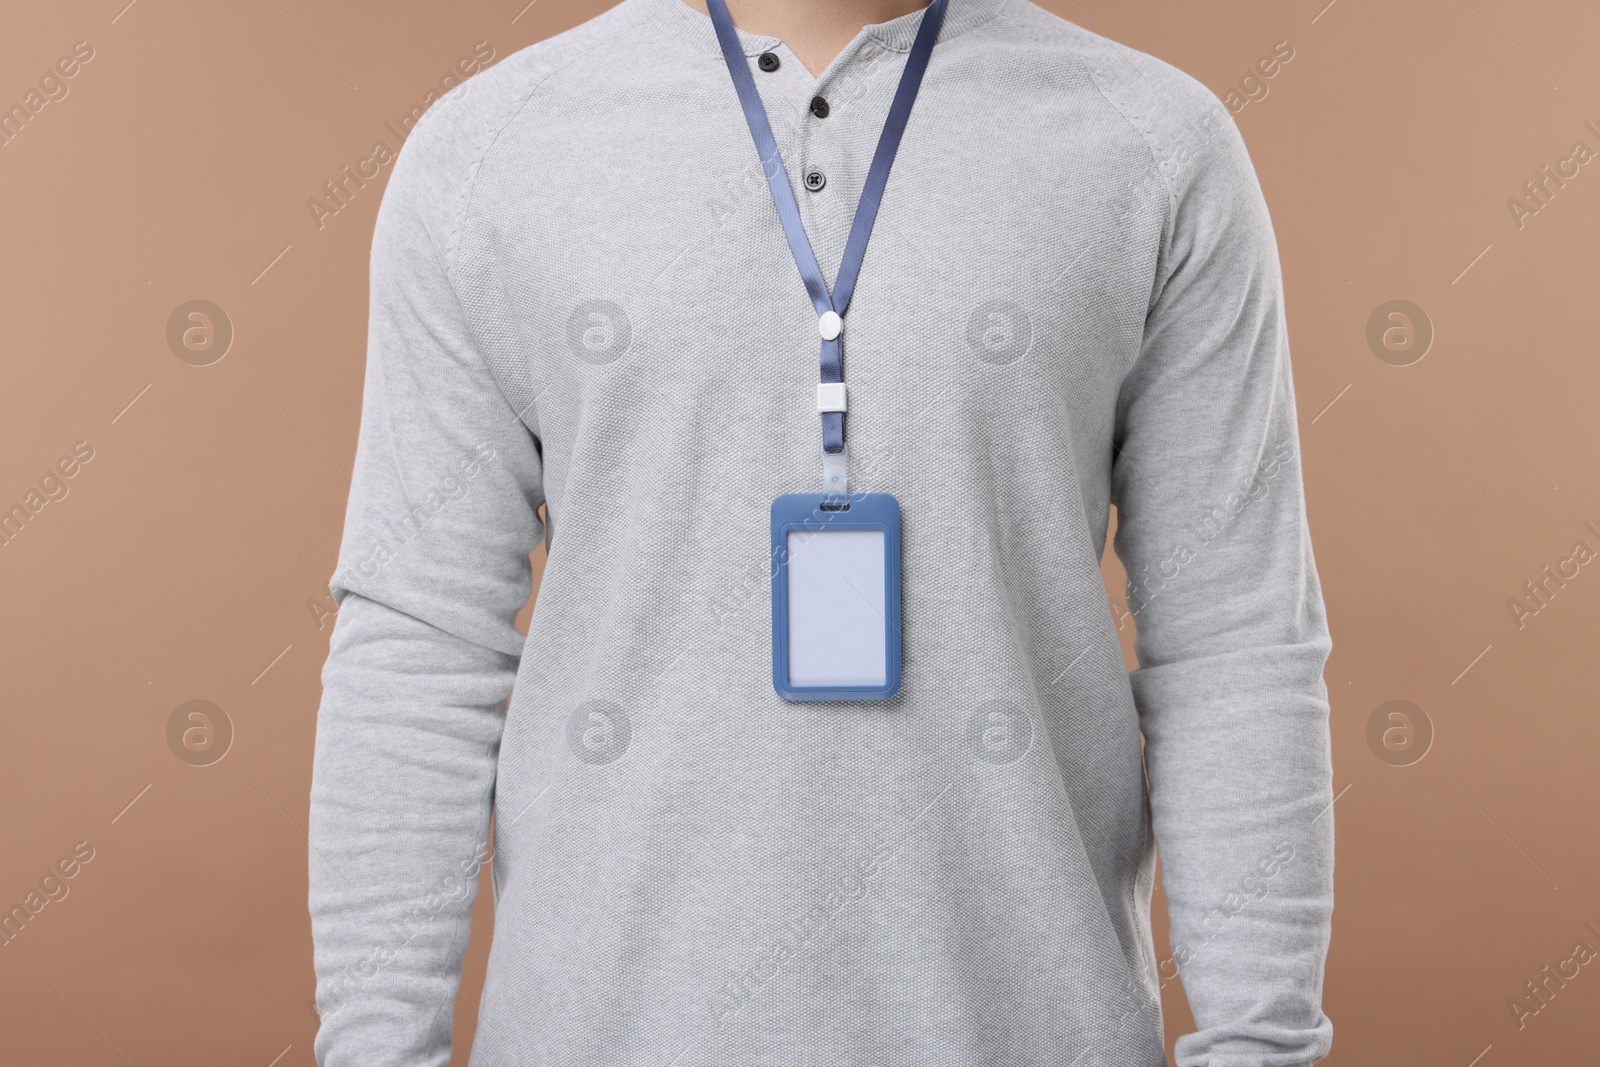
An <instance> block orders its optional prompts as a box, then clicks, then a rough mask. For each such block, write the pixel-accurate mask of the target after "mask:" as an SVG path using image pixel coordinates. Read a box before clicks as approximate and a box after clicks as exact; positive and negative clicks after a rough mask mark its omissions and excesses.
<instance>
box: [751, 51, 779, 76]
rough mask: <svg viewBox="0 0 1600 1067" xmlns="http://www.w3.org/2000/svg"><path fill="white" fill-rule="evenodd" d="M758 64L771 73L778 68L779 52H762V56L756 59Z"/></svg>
mask: <svg viewBox="0 0 1600 1067" xmlns="http://www.w3.org/2000/svg"><path fill="white" fill-rule="evenodd" d="M756 66H758V67H760V68H761V69H762V70H764V71H766V72H767V73H768V74H771V73H772V72H773V71H775V70H777V69H778V54H777V53H776V52H762V53H761V57H760V58H759V59H757V60H756Z"/></svg>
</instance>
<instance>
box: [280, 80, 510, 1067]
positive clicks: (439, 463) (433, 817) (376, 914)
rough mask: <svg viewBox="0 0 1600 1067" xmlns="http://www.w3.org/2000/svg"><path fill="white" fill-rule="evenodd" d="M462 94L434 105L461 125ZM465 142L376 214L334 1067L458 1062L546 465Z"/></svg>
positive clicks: (351, 540)
mask: <svg viewBox="0 0 1600 1067" xmlns="http://www.w3.org/2000/svg"><path fill="white" fill-rule="evenodd" d="M449 106H450V102H447V103H445V104H441V105H438V106H437V107H436V108H435V109H434V111H448V110H449ZM460 143H462V138H461V137H460V136H459V131H455V130H453V129H451V127H450V120H449V119H441V118H439V117H437V116H436V115H435V114H434V112H430V113H429V115H428V116H427V117H426V118H424V120H423V122H422V123H420V124H419V125H418V127H417V128H416V129H415V130H414V131H413V133H412V136H411V139H410V140H408V141H407V143H406V146H405V149H404V150H403V151H402V152H401V153H400V155H399V157H398V159H397V160H396V162H395V165H394V171H393V174H392V176H391V180H390V183H389V186H388V188H387V190H386V191H385V194H384V198H383V202H382V206H381V208H380V211H379V216H378V222H377V230H376V234H375V236H374V239H373V246H372V266H371V314H370V324H369V337H368V351H367V367H366V378H365V388H364V396H363V402H362V412H361V428H360V435H359V439H358V444H357V449H356V460H355V473H354V479H353V485H352V489H351V493H350V499H349V505H348V510H347V513H346V518H345V527H344V535H343V540H342V543H341V546H340V551H339V562H338V567H337V570H336V573H335V575H334V578H333V580H332V582H331V586H332V591H333V595H334V597H335V599H336V601H337V603H338V605H339V614H338V618H337V621H336V623H335V625H334V630H333V635H332V640H331V648H330V653H329V656H328V659H327V662H326V665H325V667H324V669H323V673H322V682H323V695H322V703H321V706H320V709H319V713H318V718H317V739H316V754H315V764H314V769H313V778H312V788H311V817H310V835H309V836H310V850H309V863H310V895H309V905H310V912H311V922H312V934H313V940H314V945H315V965H316V973H317V1005H318V1010H319V1013H320V1014H321V1017H322V1025H321V1029H320V1030H319V1032H318V1034H317V1039H316V1044H315V1052H316V1058H317V1062H318V1063H320V1064H322V1065H323V1067H355V1065H359V1067H387V1065H395V1067H399V1065H404V1067H424V1065H442V1064H445V1063H447V1062H448V1061H449V1059H450V1024H451V1019H452V1014H453V1008H454V1001H455V996H456V991H457V986H458V985H459V982H460V973H461V960H462V956H463V954H464V952H465V949H466V944H467V933H468V926H469V923H470V920H471V909H472V903H473V899H474V897H475V895H476V891H477V887H478V881H479V872H480V871H481V869H482V866H483V864H484V862H485V858H486V853H487V846H486V834H487V832H488V825H489V812H490V808H491V804H492V798H493V791H494V784H495V765H496V759H497V752H498V746H499V740H500V735H501V730H502V726H503V723H504V718H505V703H506V699H507V696H508V694H509V693H510V691H511V688H512V684H513V681H514V677H515V672H516V669H517V666H518V658H519V655H520V651H521V647H522V637H521V635H520V634H519V633H518V632H517V630H516V628H515V625H514V620H515V617H516V614H517V611H518V610H519V609H520V608H521V607H522V605H523V604H525V603H526V602H527V598H528V595H529V591H530V585H531V573H530V567H529V562H528V554H529V553H530V552H531V551H532V550H533V548H534V547H535V546H536V544H537V543H538V541H539V539H540V537H541V536H542V530H541V527H540V523H539V518H538V516H537V513H536V509H537V507H538V506H539V504H540V502H541V493H542V490H541V467H540V455H539V451H538V448H537V445H536V442H535V440H534V438H533V436H532V435H531V434H530V432H529V430H528V429H527V427H526V426H525V425H524V424H523V422H522V421H521V419H520V418H519V417H518V412H517V411H516V410H515V409H514V407H513V405H512V404H511V403H510V401H508V400H507V398H506V396H505V395H504V394H503V393H502V392H501V390H500V388H499V386H498V384H497V381H496V379H495V377H494V376H493V374H492V373H491V371H490V369H489V367H488V366H487V365H486V363H485V360H484V358H483V356H482V353H481V351H480V348H479V346H478V344H477V343H476V342H475V338H474V334H473V331H472V328H471V324H470V323H469V321H468V317H467V316H466V314H465V313H464V312H463V309H462V305H461V303H460V301H459V299H458V294H457V290H456V287H455V286H454V285H453V283H452V278H451V267H450V257H451V239H452V216H453V215H454V214H455V212H456V209H457V206H458V205H459V204H460V203H461V201H462V194H461V188H462V175H461V171H460V167H459V166H458V165H457V163H456V162H455V160H454V158H453V155H452V153H453V151H454V147H453V146H456V145H459V144H460Z"/></svg>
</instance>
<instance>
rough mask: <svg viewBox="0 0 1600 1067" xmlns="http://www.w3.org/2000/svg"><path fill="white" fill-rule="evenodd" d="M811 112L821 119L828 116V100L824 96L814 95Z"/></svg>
mask: <svg viewBox="0 0 1600 1067" xmlns="http://www.w3.org/2000/svg"><path fill="white" fill-rule="evenodd" d="M811 113H812V114H813V115H815V116H817V118H819V119H825V118H827V117H828V102H827V101H826V100H824V99H822V97H820V96H813V97H812V98H811Z"/></svg>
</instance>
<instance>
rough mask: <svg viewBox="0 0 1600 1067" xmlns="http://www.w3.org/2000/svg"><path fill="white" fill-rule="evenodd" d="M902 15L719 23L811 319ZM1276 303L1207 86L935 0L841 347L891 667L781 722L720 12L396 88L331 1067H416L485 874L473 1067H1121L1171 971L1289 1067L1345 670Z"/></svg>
mask: <svg viewBox="0 0 1600 1067" xmlns="http://www.w3.org/2000/svg"><path fill="white" fill-rule="evenodd" d="M920 17H921V12H920V11H918V12H913V13H911V14H909V15H906V16H903V17H900V18H897V19H894V20H893V21H890V22H886V23H882V24H878V25H873V26H868V27H866V28H865V29H864V30H863V31H862V32H861V33H860V34H859V35H858V36H857V37H856V39H855V40H854V41H853V42H852V43H851V44H850V45H849V46H847V47H846V48H845V50H844V51H843V53H842V54H841V55H840V56H839V57H838V58H837V59H836V60H835V61H834V62H833V63H832V64H831V65H830V66H829V68H828V69H827V70H826V71H825V72H824V73H823V74H822V75H821V76H820V77H813V76H812V75H811V74H810V73H809V72H808V71H807V70H806V69H805V67H804V66H803V64H801V62H800V61H799V59H798V58H796V57H795V56H794V54H793V53H791V52H790V51H789V50H788V49H787V48H786V47H785V46H784V45H783V44H782V42H780V41H779V40H777V39H776V38H773V37H765V36H760V35H756V34H752V33H748V32H745V31H740V37H741V43H742V44H743V46H744V50H745V52H746V55H747V57H748V58H749V60H750V62H751V64H752V73H753V75H754V77H755V80H756V84H757V86H758V88H759V91H760V93H761V95H762V98H763V100H764V103H765V105H766V108H767V110H768V114H769V115H770V116H771V121H772V125H773V128H774V132H775V134H776V136H777V138H778V143H779V146H780V148H781V150H782V152H783V157H784V160H785V162H786V163H787V165H788V169H789V174H790V176H791V180H792V181H793V182H794V187H795V196H796V198H797V199H798V201H799V204H800V207H801V211H802V213H803V216H804V222H805V225H806V228H807V231H808V233H809V234H810V237H811V241H812V243H813V245H814V246H815V249H816V253H817V258H818V260H819V262H820V263H821V265H822V267H823V269H824V271H825V272H827V274H828V277H829V280H830V284H831V283H832V280H833V278H834V276H835V273H836V271H837V265H838V262H839V259H840V256H841V253H842V250H843V246H844V242H845V239H846V237H847V235H848V231H849V225H850V220H851V218H852V215H853V213H854V210H855V206H856V201H857V198H858V196H859V195H860V190H861V185H862V182H863V179H864V177H865V175H866V172H867V167H868V163H869V162H870V159H871V156H872V151H873V148H874V147H875V144H876V140H877V136H878V133H879V130H880V129H881V126H882V122H883V118H884V115H885V113H886V112H887V110H888V106H889V100H890V97H891V95H892V94H893V91H894V87H895V84H896V82H897V79H898V77H899V73H900V70H901V68H902V65H903V63H904V60H905V54H906V50H907V49H908V48H909V46H910V43H911V40H912V37H913V35H914V33H915V30H916V27H917V24H918V20H919V19H920ZM766 51H771V52H773V53H774V54H776V55H777V56H778V57H779V59H780V63H779V65H778V67H777V68H776V69H775V70H771V71H768V70H765V69H761V67H760V66H759V65H758V64H757V62H756V57H757V56H759V55H760V54H761V53H763V52H766ZM819 95H820V96H823V97H824V98H825V99H826V100H827V102H828V104H829V108H828V114H827V117H825V118H819V117H818V116H816V115H815V114H813V113H812V112H811V110H810V104H811V101H812V98H813V97H815V96H819ZM811 172H818V173H820V174H822V175H823V176H824V178H825V182H823V183H821V187H820V188H817V189H813V188H810V187H809V185H808V183H807V182H806V180H805V176H806V175H807V174H808V173H811ZM1284 316H1285V311H1284V303H1283V293H1282V281H1281V273H1280V267H1279V262H1278V258H1277V251H1276V247H1275V243H1274V236H1273V232H1272V226H1271V222H1270V219H1269V216H1268V211H1267V208H1266V204H1265V201H1264V198H1263V196H1262V193H1261V189H1260V186H1259V184H1258V182H1257V179H1256V176H1255V173H1254V171H1253V169H1252V167H1251V164H1250V160H1249V157H1248V155H1247V153H1246V150H1245V147H1244V144H1243V141H1242V140H1241V138H1240V136H1239V133H1238V130H1237V129H1236V127H1235V125H1234V124H1233V122H1232V120H1231V119H1230V117H1229V116H1228V114H1227V112H1226V110H1225V109H1224V108H1223V107H1222V105H1221V104H1220V102H1219V101H1218V100H1217V99H1216V98H1215V97H1213V96H1212V95H1211V94H1210V93H1209V92H1208V91H1207V90H1205V88H1204V87H1203V86H1201V85H1200V84H1199V83H1197V82H1195V81H1194V80H1193V79H1191V78H1189V77H1188V76H1186V75H1184V74H1182V73H1180V72H1178V71H1176V70H1175V69H1173V68H1172V67H1170V66H1168V65H1166V64H1164V63H1162V62H1160V61H1158V60H1155V59H1153V58H1151V57H1149V56H1146V55H1143V54H1140V53H1138V52H1135V51H1132V50H1130V49H1127V48H1125V47H1122V46H1119V45H1116V44H1113V43H1111V42H1109V41H1107V40H1105V39H1103V38H1101V37H1098V36H1096V35H1094V34H1091V33H1089V32H1087V31H1085V30H1082V29H1080V28H1078V27H1076V26H1074V25H1071V24H1069V23H1067V22H1065V21H1063V20H1061V19H1059V18H1057V17H1056V16H1054V15H1051V14H1049V13H1047V12H1045V11H1043V10H1042V9H1040V8H1038V7H1036V6H1034V5H1033V4H1031V3H1028V2H1027V0H951V3H950V7H949V11H948V13H947V15H946V19H945V22H944V25H943V27H942V29H941V33H940V39H939V43H938V46H937V47H936V48H935V50H934V53H933V57H932V61H931V63H930V65H929V67H928V71H927V75H926V77H925V80H924V82H923V84H922V89H921V92H920V94H919V96H918V99H917V102H916V106H915V108H914V110H913V112H912V114H911V118H910V123H909V125H908V127H907V130H906V134H905V139H904V141H903V143H902V144H901V147H900V151H899V156H898V158H897V159H896V162H895V165H894V169H893V172H892V173H891V175H890V178H889V183H888V187H887V190H886V193H885V196H884V200H883V205H882V207H881V209H880V212H879V214H878V219H877V224H876V227H875V228H874V231H873V235H872V240H871V243H870V245H869V246H868V249H867V252H866V256H865V259H864V262H863V265H862V270H861V276H860V282H859V285H858V286H857V288H856V292H855V296H854V299H853V300H852V302H851V305H850V310H849V313H848V314H847V315H846V317H845V327H844V366H845V379H846V381H847V382H848V383H849V388H850V413H849V420H850V449H849V451H850V468H851V489H852V490H853V491H856V492H889V493H893V494H894V495H895V496H896V497H897V498H898V499H899V501H900V503H901V506H902V509H903V518H904V534H903V544H902V547H903V575H904V583H905V590H904V598H903V605H904V642H905V645H904V669H905V680H904V684H903V686H902V689H901V691H900V693H899V694H898V695H897V696H896V697H895V698H894V699H892V700H890V701H887V702H883V703H872V704H868V703H844V702H837V703H815V704H804V703H801V704H791V703H787V702H785V701H783V700H782V699H781V698H779V697H778V696H777V694H776V693H775V692H773V688H772V682H771V653H770V644H769V642H770V628H769V626H770V623H769V612H770V590H769V583H770V567H769V559H768V545H769V538H768V529H767V523H768V507H769V505H770V503H771V501H772V499H773V498H774V497H775V496H777V495H779V494H782V493H787V492H817V491H818V490H819V488H820V486H819V480H820V462H819V457H820V441H819V436H818V425H817V415H816V410H815V402H814V398H815V389H816V376H817V362H816V351H817V348H816V346H817V327H816V314H815V311H814V310H813V308H812V307H811V305H810V302H809V301H808V299H807V296H806V292H805V289H804V286H803V285H802V283H801V281H800V279H799V276H798V274H797V272H796V270H795V266H794V263H793V261H792V259H791V257H790V254H789V249H788V248H787V246H786V245H785V243H784V235H783V231H782V228H781V226H780V225H779V221H778V217H777V215H776V212H775V211H774V208H773V205H772V199H771V197H770V195H769V193H768V189H767V188H766V184H765V180H764V177H763V172H762V169H761V163H760V161H759V159H758V158H757V157H756V154H755V151H754V148H753V146H752V144H751V140H750V136H749V133H748V131H747V129H746V127H745V122H744V118H743V115H742V114H741V112H740V109H739V104H738V101H737V99H736V97H735V94H734V90H733V87H732V85H731V83H730V80H729V77H728V71H727V69H726V67H725V66H724V63H723V60H722V58H721V56H720V55H719V52H718V47H717V43H716V38H715V35H714V32H713V28H712V24H711V22H710V20H709V18H708V17H707V16H706V15H704V14H702V13H700V12H697V11H695V10H693V9H691V8H689V7H688V6H687V5H686V4H684V3H683V2H682V0H623V2H622V3H621V4H620V5H619V6H617V7H615V8H612V9H611V10H609V11H607V12H605V13H604V14H602V15H601V16H599V17H598V18H595V19H593V20H591V21H589V22H587V23H584V24H583V25H581V26H578V27H576V28H575V29H573V30H571V31H568V32H566V33H563V34H561V35H559V36H556V37H554V38H551V39H549V40H546V41H544V42H542V43H540V44H537V45H535V46H533V47H531V48H528V49H525V50H523V51H521V52H519V53H517V54H515V55H513V56H510V57H508V58H507V59H505V60H504V61H503V62H501V63H500V64H499V65H497V66H495V67H493V68H491V69H490V70H488V71H486V72H484V73H481V74H479V75H478V76H476V77H474V78H473V79H471V80H470V81H468V82H466V83H465V84H464V85H462V86H460V87H459V88H457V89H455V90H453V91H452V92H451V93H449V94H448V95H447V96H446V97H444V98H443V99H442V100H440V101H439V102H438V103H436V104H435V105H434V106H433V107H432V108H431V109H430V110H429V111H428V112H427V113H426V115H425V116H424V117H423V118H422V119H421V121H420V122H419V123H418V125H417V126H416V128H415V129H414V131H413V132H412V134H411V136H410V138H409V139H408V140H407V142H406V144H405V146H404V148H403V150H402V151H401V152H400V154H399V158H398V159H397V161H396V162H395V164H394V169H393V173H392V175H391V178H390V182H389V186H388V189H387V191H386V192H385V194H384V198H383V201H382V206H381V208H380V212H379V218H378V224H377V231H376V235H375V237H374V241H373V249H372V273H371V323H370V335H369V348H368V352H367V365H366V380H365V393H364V401H363V406H362V412H361V430H360V437H359V443H358V446H357V452H356V462H355V475H354V485H353V488H352V491H351V495H350V500H349V506H348V512H347V516H346V521H345V528H344V535H343V541H342V544H341V546H340V552H339V559H338V563H337V567H336V570H335V571H334V573H333V577H332V581H331V588H332V591H333V593H334V596H335V598H336V600H337V602H338V605H339V614H338V618H337V622H336V624H335V627H334V631H333V636H332V642H331V649H330V654H329V657H328V660H327V664H326V667H325V668H324V671H323V697H322V703H321V707H320V710H319V715H318V725H317V744H316V755H315V767H314V776H313V783H312V796H311V820H310V835H309V836H310V851H309V863H310V871H309V877H310V912H311V920H312V931H313V935H314V939H315V962H316V970H317V978H318V1007H319V1011H320V1013H321V1015H322V1025H321V1029H320V1031H319V1033H318V1036H317V1040H316V1055H317V1059H318V1062H319V1063H321V1064H323V1065H324V1067H355V1065H361V1067H385V1065H396V1067H399V1065H405V1067H437V1065H443V1064H445V1063H447V1062H448V1060H449V1058H450V1055H451V1020H452V1016H453V1014H454V1012H455V1008H456V1004H457V1002H458V1000H457V991H458V986H459V981H460V969H461V960H462V956H463V953H464V951H465V948H466V944H467V937H468V927H469V921H470V913H471V909H472V905H473V900H474V897H475V895H476V889H477V885H478V878H479V872H480V870H481V868H482V866H483V865H484V864H486V863H487V864H489V865H490V866H491V871H492V879H493V885H494V887H495V902H494V904H495V910H494V939H493V944H492V948H491V952H490V958H489V967H488V977H487V981H486V985H485V988H484V992H483V998H482V1000H481V1002H480V1003H479V1004H478V1005H477V1006H476V1007H477V1009H478V1025H477V1034H476V1038H475V1040H474V1044H473V1048H472V1055H471V1062H472V1064H473V1065H474V1067H511V1065H530V1064H546V1063H548V1064H560V1065H562V1067H584V1065H607V1067H618V1065H624V1067H634V1065H660V1067H666V1065H669V1064H671V1065H676V1067H711V1065H729V1067H732V1065H739V1067H749V1065H779V1064H781V1065H784V1067H844V1065H871V1067H902V1065H913V1064H916V1065H923V1064H936V1065H940V1067H1019V1065H1035V1064H1037V1065H1054V1067H1156V1065H1160V1064H1164V1063H1165V1062H1166V1060H1165V1056H1164V1053H1163V1048H1162V1029H1161V1014H1160V1000H1159V995H1160V987H1161V986H1162V985H1163V984H1165V983H1168V982H1171V981H1175V980H1178V979H1179V978H1180V977H1181V981H1182V983H1183V987H1184V989H1185V991H1186V993H1187V995H1188V998H1189V1002H1190V1004H1191V1005H1192V1007H1193V1010H1194V1014H1195V1018H1196V1020H1197V1024H1198V1026H1197V1030H1196V1032H1195V1033H1192V1034H1188V1035H1185V1036H1184V1037H1182V1038H1181V1039H1180V1040H1179V1042H1178V1046H1177V1062H1178V1064H1179V1065H1180V1067H1301V1065H1309V1064H1311V1063H1313V1062H1314V1061H1315V1060H1317V1059H1319V1058H1320V1057H1321V1056H1323V1055H1324V1054H1325V1053H1326V1052H1327V1051H1328V1048H1329V1044H1330V1041H1331V1034H1332V1028H1331V1024H1330V1023H1329V1021H1328V1019H1327V1017H1326V1016H1325V1015H1324V1014H1323V1012H1322V1010H1321V1006H1320V1002H1321V990H1322V978H1323V963H1324V957H1325V954H1326V951H1327V945H1328V938H1329V931H1330V916H1331V909H1332V874H1333V812H1332V801H1333V796H1332V789H1331V766H1330V758H1329V743H1328V704H1327V695H1326V691H1325V688H1324V685H1323V681H1322V669H1323V666H1324V663H1325V661H1326V658H1327V656H1328V653H1329V649H1330V640H1329V636H1328V630H1327V625H1326V621H1325V614H1324V610H1323V603H1322V597H1321V591H1320V587H1319V584H1318V578H1317V572H1316V568H1315V564H1314V562H1313V557H1312V551H1311V543H1310V539H1309V535H1308V532H1307V521H1306V513H1305V505H1304V500H1303V495H1302V474H1301V464H1300V454H1299V445H1298V436H1297V428H1296V414H1295V403H1294V390H1293V384H1292V380H1291V376H1290V364H1289V353H1288V343H1287V335H1286V330H1285V317H1284ZM541 506H542V507H543V508H544V511H543V512H542V513H541V510H540V509H541ZM1113 506H1114V507H1115V512H1116V525H1115V530H1116V535H1115V545H1114V547H1115V550H1116V552H1117V554H1118V555H1119V557H1120V558H1121V560H1122V561H1123V563H1124V565H1125V566H1126V569H1127V572H1128V575H1129V584H1128V589H1127V594H1126V608H1125V609H1124V608H1123V607H1122V606H1121V605H1120V602H1119V601H1120V598H1108V596H1107V594H1106V590H1105V588H1104V585H1103V583H1102V580H1101V575H1100V569H1099V561H1100V557H1101V554H1102V551H1103V549H1104V547H1105V541H1106V537H1107V531H1108V527H1109V519H1110V515H1111V509H1112V507H1113ZM541 514H544V515H545V516H546V517H547V525H544V524H541ZM541 537H544V538H546V539H547V541H548V547H549V559H548V564H547V566H546V569H545V572H544V577H543V580H542V585H541V588H540V591H539V597H538V603H537V607H536V609H535V611H534V613H533V618H532V624H531V627H530V629H529V632H528V634H527V635H526V637H524V636H523V635H522V634H521V633H519V632H518V630H517V628H516V625H515V618H516V615H517V613H518V611H519V609H520V608H521V607H522V606H523V605H524V604H525V603H526V601H527V598H528V595H529V592H530V588H531V569H530V564H529V559H528V557H529V553H530V552H531V551H532V550H533V549H534V548H535V547H536V546H537V545H538V543H539V541H540V539H541ZM1114 602H1115V606H1114ZM1130 625H1131V626H1134V627H1135V628H1136V633H1137V637H1136V644H1135V647H1136V650H1137V653H1138V660H1139V668H1138V669H1137V670H1135V671H1133V672H1131V673H1130V672H1129V671H1128V670H1127V669H1126V667H1125V665H1124V662H1123V658H1122V652H1121V648H1120V644H1119V637H1118V634H1119V631H1120V630H1122V629H1123V628H1124V627H1127V626H1130ZM1141 737H1142V738H1143V745H1142V746H1141ZM1147 775H1148V780H1147ZM491 821H492V824H493V831H492V847H491ZM1157 843H1159V846H1160V854H1161V861H1162V866H1161V870H1162V875H1163V878H1164V885H1165V889H1166V895H1167V900H1168V903H1169V907H1170V912H1171V918H1172V937H1173V943H1174V952H1173V955H1172V958H1170V959H1158V958H1157V953H1156V951H1155V948H1154V945H1153V941H1152V937H1151V931H1150V916H1149V909H1150V897H1151V892H1152V887H1153V880H1154V875H1155V848H1156V845H1157Z"/></svg>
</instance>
